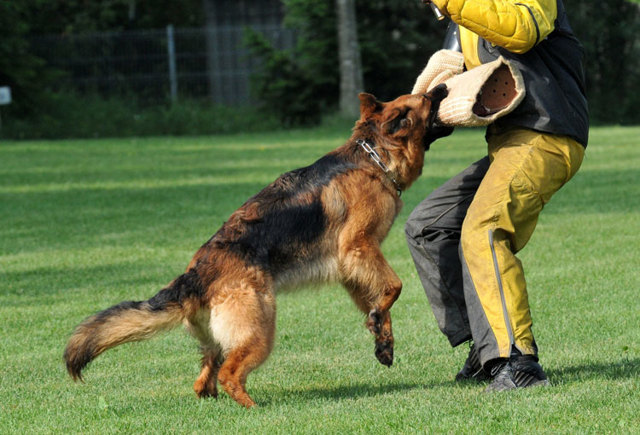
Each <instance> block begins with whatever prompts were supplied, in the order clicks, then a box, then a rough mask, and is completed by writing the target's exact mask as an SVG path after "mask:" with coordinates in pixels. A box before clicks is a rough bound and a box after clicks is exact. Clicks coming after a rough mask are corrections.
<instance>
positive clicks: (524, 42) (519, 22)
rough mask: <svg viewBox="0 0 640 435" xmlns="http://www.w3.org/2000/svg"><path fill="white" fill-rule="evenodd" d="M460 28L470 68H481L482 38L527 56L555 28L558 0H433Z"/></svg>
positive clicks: (466, 59) (461, 42) (463, 50)
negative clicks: (479, 49)
mask: <svg viewBox="0 0 640 435" xmlns="http://www.w3.org/2000/svg"><path fill="white" fill-rule="evenodd" d="M432 1H433V3H434V4H435V5H436V6H438V8H439V9H440V10H441V11H443V12H445V13H446V14H448V15H449V16H450V17H451V19H452V20H453V21H454V22H455V23H458V24H459V25H460V45H461V46H462V52H463V54H464V56H465V64H466V66H467V69H471V68H473V67H476V66H478V65H480V63H481V62H480V60H479V59H478V36H481V37H482V38H484V39H486V40H487V41H489V42H490V43H492V44H494V45H497V46H500V47H503V48H506V49H507V50H509V51H511V52H513V53H518V54H520V53H525V52H527V51H529V50H530V49H531V48H533V47H534V46H535V45H536V44H537V43H539V42H540V41H542V40H543V39H545V38H546V37H547V36H548V35H549V34H550V33H551V32H552V31H553V29H554V22H555V19H556V18H557V17H556V15H557V6H556V0H432Z"/></svg>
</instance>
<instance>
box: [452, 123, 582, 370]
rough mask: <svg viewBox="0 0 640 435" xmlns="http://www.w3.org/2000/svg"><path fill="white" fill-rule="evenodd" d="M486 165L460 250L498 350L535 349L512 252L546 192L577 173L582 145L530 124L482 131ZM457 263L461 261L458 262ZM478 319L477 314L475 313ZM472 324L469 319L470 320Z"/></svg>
mask: <svg viewBox="0 0 640 435" xmlns="http://www.w3.org/2000/svg"><path fill="white" fill-rule="evenodd" d="M488 144H489V159H490V162H491V164H490V166H489V169H488V171H487V173H486V174H485V176H484V178H483V180H482V182H481V183H480V186H479V187H478V190H477V192H476V194H475V197H474V199H473V201H472V202H471V205H470V206H469V209H468V211H467V215H466V218H465V219H464V222H463V225H462V234H461V243H460V246H461V252H462V257H463V259H464V262H466V271H467V273H468V274H469V275H470V278H471V281H472V282H473V288H469V289H467V288H465V295H466V294H467V291H468V292H471V291H474V292H475V294H476V295H473V296H471V295H470V296H471V297H477V298H478V300H479V302H480V304H481V306H482V311H483V314H484V317H485V318H486V322H488V325H489V327H490V329H491V331H492V332H493V334H494V335H495V340H496V342H497V351H498V355H495V353H494V352H491V354H487V353H486V352H484V353H485V355H483V356H484V358H482V360H485V361H486V360H488V359H492V358H494V357H498V356H499V357H508V356H509V354H510V352H511V347H512V345H515V347H516V348H517V349H518V350H519V351H520V352H521V353H523V354H531V355H533V354H536V349H535V344H534V341H533V334H532V333H531V314H530V311H529V302H528V297H527V286H526V283H525V279H524V271H523V269H522V264H521V262H520V260H519V259H518V258H517V257H516V253H517V252H518V251H520V250H521V249H522V248H524V246H525V245H526V244H527V242H528V241H529V239H530V237H531V235H532V234H533V230H534V229H535V227H536V223H537V222H538V215H539V214H540V211H542V208H543V207H544V205H545V204H546V203H547V202H549V200H550V199H551V196H552V195H553V194H554V193H555V192H557V191H558V189H560V188H561V187H562V186H563V185H564V184H565V183H566V182H567V181H569V180H570V179H571V178H572V177H573V175H574V174H575V173H576V172H577V170H578V168H579V167H580V164H581V163H582V158H583V156H584V147H582V146H581V145H580V144H579V143H577V142H576V141H574V140H572V139H570V138H568V137H561V136H553V135H546V134H539V133H536V132H533V131H530V130H521V129H516V130H510V131H507V132H504V133H502V134H491V133H490V134H489V136H488ZM463 267H464V266H463ZM483 320H484V319H483ZM471 328H472V331H473V325H471Z"/></svg>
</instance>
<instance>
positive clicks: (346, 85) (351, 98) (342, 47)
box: [336, 0, 364, 118]
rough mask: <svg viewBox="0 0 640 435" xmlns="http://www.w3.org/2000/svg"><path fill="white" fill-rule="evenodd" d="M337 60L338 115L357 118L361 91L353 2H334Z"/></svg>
mask: <svg viewBox="0 0 640 435" xmlns="http://www.w3.org/2000/svg"><path fill="white" fill-rule="evenodd" d="M336 12H337V20H336V21H337V27H338V53H339V55H338V59H339V61H340V113H341V114H342V115H344V116H348V117H352V118H357V117H358V114H359V109H360V104H359V101H358V94H359V93H360V92H362V90H363V86H364V85H363V79H362V61H361V60H360V44H358V21H357V20H356V4H355V0H336Z"/></svg>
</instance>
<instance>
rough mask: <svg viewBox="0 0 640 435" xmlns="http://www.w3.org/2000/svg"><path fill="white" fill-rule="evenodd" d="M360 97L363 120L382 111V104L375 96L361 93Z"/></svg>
mask: <svg viewBox="0 0 640 435" xmlns="http://www.w3.org/2000/svg"><path fill="white" fill-rule="evenodd" d="M358 97H359V98H360V116H361V117H362V118H366V117H368V116H369V115H371V114H372V113H375V112H378V111H380V110H381V109H382V103H381V102H380V101H378V100H377V99H376V97H374V96H373V95H371V94H367V93H366V92H361V93H360V94H359V95H358Z"/></svg>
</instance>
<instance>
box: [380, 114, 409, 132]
mask: <svg viewBox="0 0 640 435" xmlns="http://www.w3.org/2000/svg"><path fill="white" fill-rule="evenodd" d="M408 113H409V110H404V111H402V112H400V113H399V114H398V116H396V117H395V118H393V119H391V120H389V121H387V122H386V123H385V130H386V132H387V133H388V134H393V133H395V132H397V131H398V130H401V129H403V128H406V127H407V126H409V125H411V120H410V119H409V118H408V117H407V115H408Z"/></svg>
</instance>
